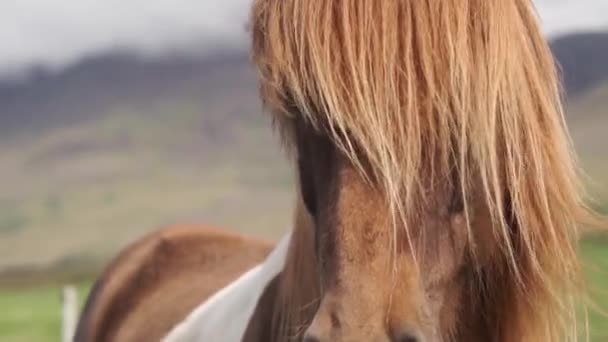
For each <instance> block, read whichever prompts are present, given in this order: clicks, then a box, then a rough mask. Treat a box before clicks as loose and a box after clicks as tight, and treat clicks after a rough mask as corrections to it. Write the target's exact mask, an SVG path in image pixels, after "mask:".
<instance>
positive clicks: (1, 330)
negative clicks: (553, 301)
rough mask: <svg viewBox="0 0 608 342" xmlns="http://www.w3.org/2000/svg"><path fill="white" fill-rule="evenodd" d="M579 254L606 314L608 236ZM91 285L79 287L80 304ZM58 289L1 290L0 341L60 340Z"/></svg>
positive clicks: (601, 332)
mask: <svg viewBox="0 0 608 342" xmlns="http://www.w3.org/2000/svg"><path fill="white" fill-rule="evenodd" d="M581 255H582V257H583V259H584V260H585V265H586V267H585V269H586V273H587V275H588V277H587V278H588V280H589V290H590V295H591V297H592V300H593V301H594V302H595V303H597V305H598V307H599V308H600V309H601V310H603V311H604V312H607V311H608V237H600V238H595V239H589V240H586V241H584V242H583V244H582V248H581ZM89 288H90V283H88V282H85V283H82V284H80V285H79V293H80V297H81V300H80V302H81V303H82V302H83V299H84V296H85V295H86V293H87V291H88V289H89ZM60 298H61V297H60V288H59V287H57V286H48V287H42V288H30V289H25V290H3V291H0V308H1V309H0V341H2V342H57V341H59V340H60V333H61V332H60V312H61V300H60ZM589 322H590V333H591V339H590V340H591V342H604V341H608V316H602V314H600V313H598V312H597V311H594V310H590V312H589Z"/></svg>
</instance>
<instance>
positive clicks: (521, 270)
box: [134, 0, 595, 342]
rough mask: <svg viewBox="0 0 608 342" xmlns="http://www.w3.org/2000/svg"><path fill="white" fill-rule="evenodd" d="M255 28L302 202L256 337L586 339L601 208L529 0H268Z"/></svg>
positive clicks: (255, 318) (259, 8) (258, 311)
mask: <svg viewBox="0 0 608 342" xmlns="http://www.w3.org/2000/svg"><path fill="white" fill-rule="evenodd" d="M251 30H252V34H253V60H254V63H255V65H256V67H257V68H258V70H259V74H260V79H261V83H262V97H263V99H264V100H265V104H266V106H267V107H268V108H269V110H270V111H271V113H272V116H273V118H274V119H275V123H276V126H277V127H278V129H279V131H280V132H281V135H282V137H283V140H284V142H285V145H286V146H287V148H288V150H289V151H290V155H291V156H292V157H293V159H294V164H295V166H296V168H297V172H298V175H299V182H298V185H299V187H298V190H299V193H300V194H301V202H300V205H298V209H299V210H298V220H296V224H295V229H294V231H293V233H292V237H291V242H290V246H289V250H288V252H287V255H286V260H285V266H284V267H283V268H282V271H281V272H280V274H278V275H277V276H276V277H275V278H274V279H273V280H272V281H269V282H268V283H267V284H264V285H265V286H266V287H265V291H264V292H263V293H262V294H261V295H260V297H259V298H257V300H258V301H257V305H256V308H255V311H254V312H253V314H252V315H251V317H250V318H249V322H248V326H247V329H246V331H245V332H244V334H243V336H242V340H243V341H289V340H305V341H319V342H323V341H431V342H436V341H496V342H511V341H533V342H535V341H547V342H549V341H551V342H552V341H573V340H576V336H577V331H576V325H575V323H576V317H575V316H576V315H575V305H576V303H577V295H578V290H579V286H578V285H579V280H578V279H579V265H578V260H577V256H576V243H575V241H576V238H577V235H578V231H577V226H578V225H579V224H580V223H585V222H593V220H594V217H595V215H594V214H593V213H592V212H591V211H590V210H589V209H588V208H587V207H586V206H585V205H584V194H583V191H582V187H581V186H580V183H579V175H578V169H577V166H576V162H575V160H574V158H573V156H572V149H571V146H570V141H569V137H568V134H567V132H566V128H565V125H564V120H563V113H562V105H561V102H560V93H559V91H560V89H559V83H558V76H557V72H556V67H555V65H554V60H553V58H552V56H551V53H550V51H549V49H548V46H547V44H546V41H545V40H544V38H543V37H542V34H541V30H540V28H539V25H538V22H537V18H536V16H535V12H534V8H533V5H532V3H531V1H530V0H512V1H504V0H441V1H436V0H395V1H378V0H357V1H351V0H314V1H312V0H309V1H304V0H255V1H254V5H253V11H252V16H251ZM264 251H265V253H266V252H267V251H266V250H264ZM184 253H185V254H186V252H185V251H184ZM190 253H192V250H190V251H188V253H187V254H188V255H190ZM200 253H204V250H200ZM260 253H261V252H260ZM195 254H196V253H195ZM231 255H232V257H233V258H237V259H238V258H239V257H238V255H239V253H231ZM261 255H263V254H261ZM229 260H230V259H229ZM240 265H241V266H243V268H245V267H244V265H243V264H240ZM250 266H251V264H250ZM211 267H220V266H217V265H211ZM216 274H217V273H215V272H212V273H209V274H207V275H200V277H201V278H199V280H198V281H206V280H205V279H209V278H211V277H214V276H216ZM167 276H168V275H167ZM193 279H194V278H193ZM195 281H196V280H195ZM217 285H218V287H219V286H221V285H220V284H217ZM216 288H217V287H214V289H216ZM176 290H177V289H176ZM164 293H169V292H164ZM207 295H208V293H206V294H205V295H202V296H201V297H200V298H206V296H207ZM200 298H199V299H200ZM175 304H176V305H177V303H175ZM170 308H171V306H165V309H166V310H168V309H170ZM141 314H142V315H143V314H144V313H141ZM146 314H148V313H146ZM148 317H150V316H149V314H148ZM200 323H201V324H203V325H204V321H203V322H200ZM134 340H137V339H134ZM178 340H179V339H178ZM184 341H185V340H184Z"/></svg>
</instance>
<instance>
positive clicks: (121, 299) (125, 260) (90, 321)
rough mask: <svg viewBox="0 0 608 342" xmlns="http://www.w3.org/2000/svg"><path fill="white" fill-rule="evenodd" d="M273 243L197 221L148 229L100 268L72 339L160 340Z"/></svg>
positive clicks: (80, 341) (78, 341)
mask: <svg viewBox="0 0 608 342" xmlns="http://www.w3.org/2000/svg"><path fill="white" fill-rule="evenodd" d="M272 247H273V245H272V244H271V243H267V242H264V241H258V240H254V239H251V238H246V237H244V236H241V235H237V234H230V233H226V232H222V231H218V230H214V229H210V228H207V227H203V226H196V225H188V226H185V225H182V226H171V227H168V228H165V229H162V230H160V231H158V232H155V233H152V234H150V235H148V236H146V237H144V238H142V239H140V240H138V241H136V242H135V243H133V244H131V245H130V246H128V247H127V248H125V249H124V250H123V251H122V252H121V253H120V254H119V255H118V257H117V258H116V259H114V261H113V262H111V263H110V265H109V266H108V267H107V268H106V270H105V271H104V272H103V273H102V275H101V276H100V278H99V279H98V280H97V282H96V283H95V284H94V286H93V289H92V291H91V294H90V295H89V298H88V300H87V302H86V305H85V308H84V311H83V313H82V316H81V319H80V322H79V324H78V327H77V331H76V336H75V339H74V340H75V341H76V342H85V341H86V342H98V341H99V342H101V341H118V342H120V341H155V340H156V341H158V340H160V339H161V338H162V337H163V336H165V335H166V334H167V333H168V332H169V331H170V330H171V329H172V328H173V327H174V326H175V325H176V324H177V323H179V322H180V321H182V320H183V319H184V318H185V317H186V316H187V315H188V314H189V313H190V312H191V311H192V310H193V309H194V308H196V307H197V306H198V305H200V304H201V303H202V302H204V301H205V299H207V298H208V297H210V296H211V295H213V294H214V293H215V292H216V291H218V290H219V289H221V288H223V287H224V286H226V285H227V284H229V283H230V282H232V281H233V280H235V279H237V278H238V277H239V276H240V275H241V274H242V273H244V272H245V271H247V270H248V269H250V268H252V267H254V266H255V265H256V264H259V263H261V262H263V260H264V259H265V257H266V256H267V255H268V254H269V253H270V251H271V250H272Z"/></svg>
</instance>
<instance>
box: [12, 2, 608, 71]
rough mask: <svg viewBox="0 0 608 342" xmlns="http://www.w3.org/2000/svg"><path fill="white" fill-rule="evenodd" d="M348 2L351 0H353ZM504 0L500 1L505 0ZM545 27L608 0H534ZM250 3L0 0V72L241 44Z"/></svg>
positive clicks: (598, 13)
mask: <svg viewBox="0 0 608 342" xmlns="http://www.w3.org/2000/svg"><path fill="white" fill-rule="evenodd" d="M353 1H354V0H353ZM505 1H506V0H505ZM537 2H538V6H539V10H540V13H541V17H542V20H543V23H544V25H545V28H546V31H547V32H548V33H549V34H555V33H559V32H563V31H565V30H569V29H571V28H576V29H581V28H587V27H592V28H593V27H600V26H601V25H606V24H607V23H608V16H607V15H606V13H608V0H537ZM250 3H251V0H0V51H1V53H0V73H6V72H11V71H15V70H22V69H26V68H28V67H30V66H32V65H46V66H50V67H61V66H64V65H67V64H69V63H72V62H73V61H75V60H78V59H79V58H82V56H84V55H90V54H95V53H100V52H103V51H106V50H108V49H111V48H115V47H127V48H130V49H134V50H136V51H140V52H144V53H159V52H163V51H166V50H167V49H174V48H183V47H190V48H196V49H197V50H198V51H202V52H210V51H214V50H216V49H218V48H220V47H224V48H225V47H237V46H240V47H242V46H245V44H246V43H247V36H246V33H245V31H244V25H245V23H246V19H247V12H248V9H249V5H250Z"/></svg>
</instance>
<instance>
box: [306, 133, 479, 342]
mask: <svg viewBox="0 0 608 342" xmlns="http://www.w3.org/2000/svg"><path fill="white" fill-rule="evenodd" d="M295 135H296V145H297V150H298V167H299V176H300V187H301V192H302V196H303V199H304V203H305V204H306V207H307V208H308V210H309V211H310V213H311V214H312V216H313V218H314V223H315V236H316V241H315V249H316V254H317V260H318V277H319V285H320V288H321V289H322V291H321V292H322V298H321V302H320V308H319V310H318V312H317V314H316V316H315V317H314V320H313V322H312V325H311V326H310V328H309V330H308V332H307V335H306V336H307V338H308V340H309V341H355V340H357V341H362V340H367V341H437V340H441V339H442V338H443V337H442V336H446V335H448V334H450V332H452V331H453V330H454V328H455V324H456V320H455V317H456V316H457V310H458V309H459V302H460V298H461V297H462V295H463V294H462V292H463V291H462V287H463V275H464V273H465V271H466V270H465V268H464V266H463V265H465V257H466V253H465V250H466V246H467V241H468V239H467V234H466V223H465V219H464V216H463V215H462V213H461V211H462V208H461V205H458V203H454V201H453V198H454V196H453V192H454V191H453V190H454V189H451V188H450V187H449V186H448V185H447V184H444V185H441V184H439V185H434V186H430V188H429V191H433V192H434V196H431V197H430V198H433V201H432V203H428V204H426V205H423V206H421V210H420V212H419V213H416V215H412V217H413V219H412V220H410V224H409V227H407V229H406V227H394V225H393V223H392V222H393V221H392V220H391V215H390V210H389V206H388V205H387V203H386V200H385V199H384V196H383V195H382V192H381V191H379V190H378V188H377V187H376V186H375V185H374V184H373V181H372V182H370V181H366V179H365V178H364V177H363V176H362V175H361V174H360V172H358V171H357V169H356V168H355V167H354V166H353V165H352V163H351V162H350V161H349V160H348V159H347V158H346V157H344V156H343V155H342V154H341V153H340V152H339V151H338V150H337V149H336V148H335V147H334V145H333V144H332V143H331V141H330V140H329V139H327V138H326V137H325V136H324V135H323V134H320V133H318V132H317V131H315V130H314V129H312V128H311V127H309V126H308V125H306V124H304V123H298V124H296V129H295ZM394 228H396V229H394ZM393 234H395V235H393ZM392 241H395V243H394V244H392V243H391V242H392Z"/></svg>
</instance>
